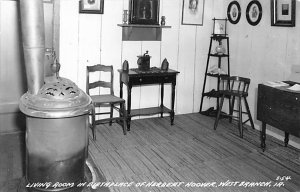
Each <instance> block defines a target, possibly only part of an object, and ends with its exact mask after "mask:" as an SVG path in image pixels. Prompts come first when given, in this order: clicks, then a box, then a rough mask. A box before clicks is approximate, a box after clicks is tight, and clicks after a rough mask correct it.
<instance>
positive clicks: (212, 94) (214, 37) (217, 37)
mask: <svg viewBox="0 0 300 192" xmlns="http://www.w3.org/2000/svg"><path fill="white" fill-rule="evenodd" d="M223 40H225V41H226V44H227V47H226V53H223V54H218V53H213V52H212V44H213V41H217V42H218V43H219V45H221V44H222V41H223ZM210 57H213V58H217V59H218V64H217V67H218V69H221V63H222V58H227V73H226V74H219V73H210V72H208V68H209V65H210ZM222 76H230V64H229V37H228V36H227V35H226V34H225V35H212V36H211V37H210V44H209V50H208V56H207V63H206V71H205V75H204V82H203V89H202V95H201V104H200V111H199V113H201V114H205V115H211V114H212V115H211V116H214V115H216V111H217V110H218V106H219V98H220V96H221V95H220V93H219V84H220V77H222ZM207 77H213V78H217V86H216V89H212V90H210V91H208V92H207V91H205V90H206V89H205V87H206V81H207ZM204 97H209V98H216V99H217V105H216V109H215V110H212V109H213V107H211V108H209V109H208V110H207V111H202V106H203V99H204ZM208 111H209V113H208Z"/></svg>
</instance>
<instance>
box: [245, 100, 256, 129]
mask: <svg viewBox="0 0 300 192" xmlns="http://www.w3.org/2000/svg"><path fill="white" fill-rule="evenodd" d="M244 101H245V106H246V110H247V114H248V118H249V120H250V124H251V127H252V129H255V127H254V123H253V119H252V115H251V112H250V108H249V105H248V101H247V99H246V97H244Z"/></svg>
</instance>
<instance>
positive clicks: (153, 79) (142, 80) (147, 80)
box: [130, 75, 176, 85]
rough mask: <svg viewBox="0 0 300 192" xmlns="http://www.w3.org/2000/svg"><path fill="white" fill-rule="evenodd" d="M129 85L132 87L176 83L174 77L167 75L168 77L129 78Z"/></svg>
mask: <svg viewBox="0 0 300 192" xmlns="http://www.w3.org/2000/svg"><path fill="white" fill-rule="evenodd" d="M130 81H131V84H132V85H141V84H143V85H144V84H157V83H172V82H174V83H175V82H176V76H175V75H168V76H156V77H153V76H136V77H131V80H130Z"/></svg>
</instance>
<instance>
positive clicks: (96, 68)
mask: <svg viewBox="0 0 300 192" xmlns="http://www.w3.org/2000/svg"><path fill="white" fill-rule="evenodd" d="M96 72H98V73H99V79H98V80H96V81H92V82H91V78H90V74H91V73H96ZM102 72H108V73H110V81H103V80H101V73H102ZM113 81H114V71H113V66H112V65H101V64H97V65H93V66H87V67H86V93H87V94H88V95H90V90H91V89H95V88H99V89H100V88H108V89H110V94H111V95H114V88H113V84H114V83H113ZM99 93H100V91H99Z"/></svg>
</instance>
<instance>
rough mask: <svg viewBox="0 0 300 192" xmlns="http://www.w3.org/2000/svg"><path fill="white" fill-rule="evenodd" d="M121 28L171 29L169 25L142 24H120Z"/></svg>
mask: <svg viewBox="0 0 300 192" xmlns="http://www.w3.org/2000/svg"><path fill="white" fill-rule="evenodd" d="M118 26H119V27H139V28H171V26H167V25H141V24H118Z"/></svg>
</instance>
